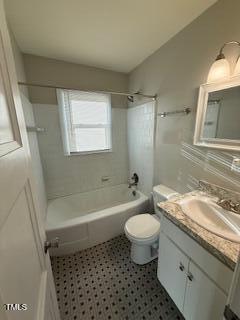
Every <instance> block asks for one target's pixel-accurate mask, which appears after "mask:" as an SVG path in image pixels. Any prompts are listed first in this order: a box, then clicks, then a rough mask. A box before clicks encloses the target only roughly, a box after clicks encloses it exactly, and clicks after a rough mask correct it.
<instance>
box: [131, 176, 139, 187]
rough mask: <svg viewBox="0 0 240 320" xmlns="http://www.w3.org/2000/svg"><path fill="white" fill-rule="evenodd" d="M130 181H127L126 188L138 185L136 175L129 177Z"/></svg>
mask: <svg viewBox="0 0 240 320" xmlns="http://www.w3.org/2000/svg"><path fill="white" fill-rule="evenodd" d="M131 181H132V182H131ZM131 181H129V184H128V188H131V187H132V186H137V185H138V181H139V177H138V175H137V174H136V173H134V174H133V176H132V177H131Z"/></svg>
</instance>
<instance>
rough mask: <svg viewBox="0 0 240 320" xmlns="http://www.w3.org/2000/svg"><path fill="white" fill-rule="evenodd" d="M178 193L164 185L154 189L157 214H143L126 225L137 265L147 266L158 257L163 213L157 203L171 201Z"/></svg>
mask: <svg viewBox="0 0 240 320" xmlns="http://www.w3.org/2000/svg"><path fill="white" fill-rule="evenodd" d="M177 194H178V193H177V192H176V191H174V190H172V189H170V188H168V187H166V186H164V185H162V184H160V185H158V186H155V187H153V202H154V211H155V214H153V215H152V214H149V213H142V214H138V215H136V216H133V217H131V218H130V219H128V220H127V222H126V223H125V227H124V231H125V234H126V237H127V238H128V239H129V240H130V242H131V243H132V245H131V259H132V261H133V262H135V263H136V264H140V265H143V264H146V263H148V262H150V261H152V260H153V259H155V258H157V256H158V239H159V232H160V219H161V211H160V209H159V208H158V207H157V203H158V202H161V201H165V200H169V199H170V198H172V197H173V196H176V195H177Z"/></svg>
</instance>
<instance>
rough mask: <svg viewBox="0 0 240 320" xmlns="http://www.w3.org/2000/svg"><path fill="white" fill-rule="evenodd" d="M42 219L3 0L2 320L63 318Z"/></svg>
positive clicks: (0, 151)
mask: <svg viewBox="0 0 240 320" xmlns="http://www.w3.org/2000/svg"><path fill="white" fill-rule="evenodd" d="M40 217H41V213H40V212H39V206H38V202H37V198H36V194H35V186H34V181H33V177H32V173H31V158H30V153H29V148H28V141H27V134H26V129H25V125H24V118H23V111H22V106H21V101H20V96H19V91H18V87H17V80H16V75H15V70H14V61H13V55H12V49H11V44H10V39H9V34H8V30H7V24H6V20H5V15H4V8H3V0H0V304H1V305H0V319H1V320H2V319H4V320H5V319H7V320H15V319H17V320H21V319H22V320H35V319H36V320H57V319H60V317H59V312H58V307H57V300H56V293H55V288H54V283H53V277H52V271H51V267H50V259H49V255H48V254H47V255H45V253H44V249H43V244H44V240H45V231H44V228H43V222H42V221H41V218H40ZM10 304H14V305H10ZM23 304H24V305H23ZM26 307H27V310H24V309H26ZM7 308H8V309H11V310H9V311H7V310H6V309H7Z"/></svg>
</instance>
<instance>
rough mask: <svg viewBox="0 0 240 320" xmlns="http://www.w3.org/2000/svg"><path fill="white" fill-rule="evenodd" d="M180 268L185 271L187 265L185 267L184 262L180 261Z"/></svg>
mask: <svg viewBox="0 0 240 320" xmlns="http://www.w3.org/2000/svg"><path fill="white" fill-rule="evenodd" d="M179 269H180V270H181V271H184V269H185V267H184V265H183V264H182V262H180V264H179Z"/></svg>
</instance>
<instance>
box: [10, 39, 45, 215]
mask: <svg viewBox="0 0 240 320" xmlns="http://www.w3.org/2000/svg"><path fill="white" fill-rule="evenodd" d="M10 34H11V41H12V49H13V54H14V61H15V68H16V73H17V79H18V81H23V82H24V81H26V75H25V70H24V64H23V57H22V54H21V52H20V50H19V48H18V45H17V43H16V41H15V38H14V36H13V34H12V33H10ZM20 92H21V100H22V106H23V112H24V116H25V122H26V126H35V119H34V115H33V107H32V104H31V103H30V101H29V93H28V90H27V88H25V87H20ZM28 139H29V147H30V153H31V157H32V169H33V174H34V177H35V183H36V190H37V195H38V200H39V206H40V212H42V217H43V220H45V217H46V208H47V197H46V191H45V184H44V178H43V170H42V164H41V159H40V153H39V147H38V139H37V134H36V133H35V132H28Z"/></svg>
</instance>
